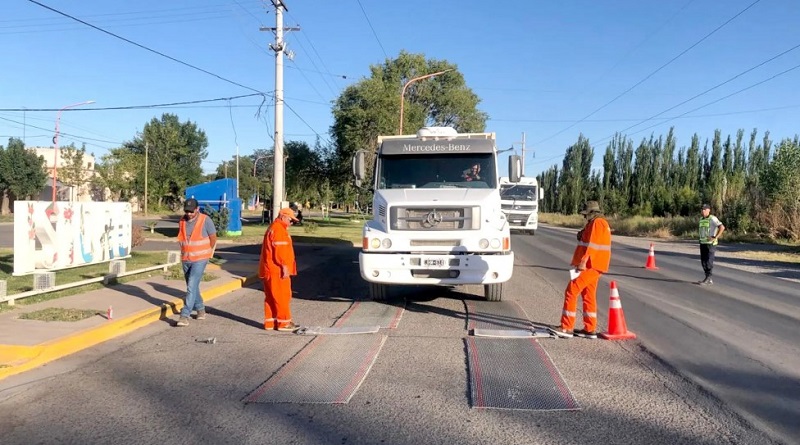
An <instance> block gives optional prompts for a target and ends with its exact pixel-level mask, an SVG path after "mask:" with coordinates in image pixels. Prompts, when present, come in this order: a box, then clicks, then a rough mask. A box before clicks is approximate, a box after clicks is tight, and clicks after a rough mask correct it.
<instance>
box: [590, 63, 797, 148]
mask: <svg viewBox="0 0 800 445" xmlns="http://www.w3.org/2000/svg"><path fill="white" fill-rule="evenodd" d="M798 68H800V64H798V65H795V66H793V67H791V68H789V69H786V70H783V71H781V72H780V73H778V74H775V75H773V76H770V77H768V78H766V79H764V80H762V81H760V82H756V83H754V84H752V85H750V86H747V87H745V88H742V89H741V90H738V91H734V92H733V93H731V94H728V95H727V96H723V97H720V98H719V99H716V100H713V101H711V102H709V103H707V104H705V105H701V106H699V107H697V108H695V109H692V110H689V111H687V112H685V113H682V114H679V115H678V116H676V117H674V118H671V119H667V120H665V121H664V122H659V123H657V124H655V125H651V126H649V127H647V128H643V129H641V130H639V131H636V132H634V133H631V134H638V133H641V132H643V131H647V130H649V129H651V128H654V127H657V126H659V125H662V124H665V123H666V122H669V121H670V120H673V119H678V118H682V117H684V116H686V115H687V114H691V113H694V112H695V111H699V110H702V109H703V108H706V107H709V106H711V105H714V104H715V103H718V102H721V101H723V100H725V99H728V98H730V97H733V96H735V95H737V94H739V93H743V92H745V91H747V90H750V89H752V88H755V87H757V86H759V85H761V84H764V83H766V82H769V81H770V80H773V79H775V78H777V77H780V76H783V75H784V74H788V73H790V72H792V71H794V70H796V69H798ZM691 117H697V116H691ZM612 137H613V136H612ZM606 139H608V138H606ZM602 140H604V139H601V141H602ZM598 142H599V141H598Z"/></svg>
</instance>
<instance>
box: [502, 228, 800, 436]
mask: <svg viewBox="0 0 800 445" xmlns="http://www.w3.org/2000/svg"><path fill="white" fill-rule="evenodd" d="M574 233H575V231H568V230H560V229H548V228H545V229H543V230H539V231H538V232H537V234H536V236H535V239H534V237H527V238H523V237H519V238H515V239H514V242H513V245H514V250H515V252H517V253H518V254H519V255H520V256H522V257H525V258H530V259H531V260H532V265H534V266H533V267H534V268H536V269H537V271H538V273H540V274H541V275H542V276H543V277H544V278H545V279H546V280H548V281H555V282H558V281H559V280H560V279H562V278H563V276H564V274H565V272H563V271H562V270H558V269H559V268H563V258H564V256H563V252H564V251H565V250H569V249H570V248H571V246H573V245H574V235H573V234H574ZM616 239H617V240H619V241H618V242H614V244H613V245H612V261H611V270H610V273H608V274H606V275H605V276H604V277H603V280H602V282H603V283H604V284H605V285H604V286H601V287H600V288H601V289H604V290H605V289H608V283H609V281H610V280H616V281H617V284H618V287H619V290H620V294H621V298H622V301H623V308H624V311H625V314H626V320H627V324H628V328H629V329H630V330H632V331H634V332H636V333H637V334H638V336H639V338H640V339H641V342H642V344H643V345H644V347H645V348H646V349H647V350H648V351H649V352H651V353H652V354H654V355H655V356H657V357H658V358H659V359H660V360H663V361H665V362H666V363H668V364H669V365H670V366H672V367H674V368H675V369H676V370H677V371H678V372H680V373H681V374H682V375H685V376H687V377H689V378H690V379H691V380H692V381H694V382H696V383H697V384H698V385H700V386H701V387H703V388H704V389H706V390H708V391H710V392H711V393H712V394H714V395H715V396H717V397H718V398H719V399H720V400H722V401H723V402H724V403H725V404H727V405H728V406H730V407H732V408H734V409H735V410H736V411H737V412H739V413H740V414H742V415H743V416H744V417H745V418H747V419H748V420H749V421H751V422H753V423H754V424H755V425H757V426H758V427H760V428H762V429H764V430H765V431H768V432H769V433H770V434H772V435H774V436H776V437H781V438H783V439H784V440H785V441H786V442H787V443H797V442H798V441H800V422H798V419H800V347H798V341H797V336H798V334H800V292H798V289H799V288H800V287H799V286H798V284H797V283H796V282H792V281H787V280H783V279H780V278H776V276H777V275H781V272H780V271H771V272H766V273H753V272H747V271H743V270H740V269H736V268H731V267H726V266H725V260H720V261H718V262H717V266H716V267H715V269H714V285H713V286H710V287H701V286H698V285H696V284H694V282H696V281H697V280H699V279H701V278H702V276H703V273H702V268H701V266H700V261H699V249H698V251H697V252H694V253H692V254H686V253H678V252H670V251H668V250H666V251H664V249H662V250H661V251H659V253H658V255H657V265H658V267H659V270H658V271H649V270H646V269H644V268H643V267H642V266H643V265H644V262H645V260H646V258H647V249H646V248H644V245H642V243H641V242H636V241H633V242H632V241H631V240H626V239H624V238H616ZM636 244H639V246H636ZM562 281H563V280H562ZM603 294H606V292H603ZM600 295H601V293H600V292H598V300H600V299H601V298H600ZM601 308H602V312H603V313H607V308H608V301H607V297H606V298H604V299H603V300H601Z"/></svg>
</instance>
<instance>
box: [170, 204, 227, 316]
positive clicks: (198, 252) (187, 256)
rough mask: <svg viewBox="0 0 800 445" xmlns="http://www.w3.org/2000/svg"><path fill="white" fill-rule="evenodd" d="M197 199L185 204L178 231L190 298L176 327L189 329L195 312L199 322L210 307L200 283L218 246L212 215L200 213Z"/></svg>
mask: <svg viewBox="0 0 800 445" xmlns="http://www.w3.org/2000/svg"><path fill="white" fill-rule="evenodd" d="M198 207H199V206H198V203H197V200H196V199H194V198H190V199H187V200H186V202H185V203H184V204H183V213H184V216H183V218H181V221H180V223H179V228H178V242H179V243H180V245H181V262H182V264H183V276H184V278H185V279H186V297H184V299H183V308H182V309H181V316H180V318H179V319H178V322H177V323H175V326H179V327H183V326H189V318H190V316H191V315H192V311H197V319H198V320H204V319H205V318H206V307H205V305H203V297H202V296H201V295H200V280H202V279H203V273H204V272H205V270H206V265H207V264H208V260H209V259H211V255H213V253H214V247H215V246H216V245H217V229H216V228H215V227H214V222H213V221H212V220H211V218H209V217H208V216H206V215H204V214H202V213H200V209H199V208H198Z"/></svg>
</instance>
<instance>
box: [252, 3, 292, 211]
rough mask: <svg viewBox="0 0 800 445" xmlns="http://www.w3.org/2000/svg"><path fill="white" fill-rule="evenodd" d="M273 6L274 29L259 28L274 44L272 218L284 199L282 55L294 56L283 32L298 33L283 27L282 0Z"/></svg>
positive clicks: (283, 7)
mask: <svg viewBox="0 0 800 445" xmlns="http://www.w3.org/2000/svg"><path fill="white" fill-rule="evenodd" d="M271 1H272V5H273V6H275V27H274V28H269V27H261V28H259V30H260V31H274V32H275V43H270V45H269V49H271V50H272V51H275V151H274V153H273V154H274V156H273V163H272V165H273V175H272V218H273V219H274V218H275V217H276V216H278V212H280V210H281V202H282V201H283V199H284V194H285V192H284V190H285V186H284V176H285V174H284V171H285V168H284V162H285V159H284V157H283V54H284V52H286V53H287V55H288V56H289V58H290V59H291V58H292V57H294V55H293V54H292V53H291V52H287V51H286V43H285V42H284V41H283V32H284V31H299V30H300V28H299V27H298V28H284V27H283V11H288V10H289V8H287V7H286V3H284V2H283V0H271Z"/></svg>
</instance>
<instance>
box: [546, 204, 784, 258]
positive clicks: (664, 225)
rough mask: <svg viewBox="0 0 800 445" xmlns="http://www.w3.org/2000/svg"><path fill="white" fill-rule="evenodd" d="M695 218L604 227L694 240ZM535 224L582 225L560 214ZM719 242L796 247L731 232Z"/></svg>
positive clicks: (613, 222) (634, 220)
mask: <svg viewBox="0 0 800 445" xmlns="http://www.w3.org/2000/svg"><path fill="white" fill-rule="evenodd" d="M698 220H699V216H698V217H691V216H676V217H670V218H665V217H643V216H631V217H624V218H623V217H620V218H608V224H609V225H610V226H611V230H612V232H613V234H614V235H619V236H635V237H647V238H658V239H664V240H674V239H685V240H693V239H696V237H697V224H698ZM539 221H540V222H541V223H543V224H549V225H553V226H558V227H569V228H573V229H579V228H581V227H583V226H584V224H585V220H584V218H583V216H581V215H562V214H560V213H540V214H539ZM721 242H723V243H726V244H727V243H754V244H774V245H779V246H784V247H785V248H786V249H787V250H788V251H789V252H791V251H792V249H793V248H796V247H797V244H796V243H790V242H787V241H785V240H774V239H770V238H765V237H763V236H759V235H754V234H744V233H734V232H732V231H726V232H725V234H724V235H723V236H722V239H721Z"/></svg>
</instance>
